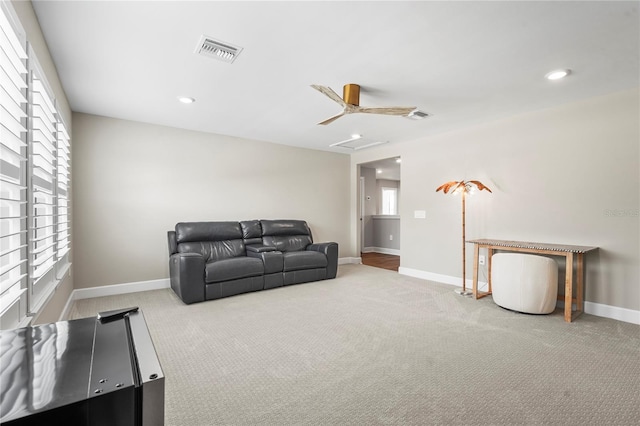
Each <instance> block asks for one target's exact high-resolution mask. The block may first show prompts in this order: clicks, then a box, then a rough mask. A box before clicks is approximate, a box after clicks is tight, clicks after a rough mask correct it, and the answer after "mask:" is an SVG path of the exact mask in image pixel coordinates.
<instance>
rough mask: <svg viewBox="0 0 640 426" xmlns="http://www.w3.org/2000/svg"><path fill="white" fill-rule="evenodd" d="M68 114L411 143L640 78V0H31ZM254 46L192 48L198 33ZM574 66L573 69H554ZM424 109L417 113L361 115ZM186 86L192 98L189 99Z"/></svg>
mask: <svg viewBox="0 0 640 426" xmlns="http://www.w3.org/2000/svg"><path fill="white" fill-rule="evenodd" d="M33 4H34V8H35V11H36V13H37V16H38V20H39V22H40V25H41V27H42V30H43V32H44V35H45V39H46V41H47V44H48V46H49V49H50V51H51V54H52V56H53V59H54V62H55V64H56V67H57V69H58V73H59V75H60V78H61V80H62V84H63V86H64V89H65V91H66V94H67V96H68V99H69V102H70V104H71V108H72V109H73V110H74V111H77V112H85V113H90V114H97V115H103V116H109V117H116V118H122V119H128V120H135V121H141V122H148V123H155V124H161V125H166V126H173V127H178V128H185V129H192V130H199V131H204V132H212V133H219V134H225V135H232V136H237V137H242V138H249V139H256V140H262V141H268V142H275V143H281V144H286V145H294V146H301V147H307V148H313V149H320V150H329V151H335V152H344V153H349V152H352V151H351V150H349V149H347V148H339V147H337V148H329V145H330V144H332V143H335V142H339V141H342V140H345V139H348V138H349V137H350V135H351V134H354V133H358V134H362V135H364V138H365V139H367V140H370V141H372V142H375V141H389V142H390V143H394V142H401V141H407V140H413V139H417V138H420V137H423V136H428V135H433V134H436V133H440V132H444V131H449V130H452V129H456V128H459V127H463V126H469V125H472V124H474V123H478V122H483V121H487V120H493V119H498V118H502V117H506V116H512V115H516V114H520V113H524V112H528V111H533V110H537V109H542V108H547V107H551V106H554V105H558V104H563V103H567V102H572V101H576V100H580V99H585V98H588V97H593V96H598V95H603V94H606V93H611V92H615V91H620V90H625V89H629V88H633V87H638V86H639V85H640V82H639V80H640V77H639V75H640V69H639V65H638V64H639V52H640V49H639V38H640V34H639V13H638V4H639V3H638V2H637V1H631V2H608V1H607V2H581V1H570V2H535V1H533V2H520V1H512V2H444V1H443V2H417V1H407V2H403V1H394V2H376V1H374V2H365V1H351V2H309V1H298V2H290V1H289V2H268V1H260V2H243V1H233V2H232V1H208V2H207V1H195V2H187V1H160V2H151V1H34V2H33ZM203 34H204V35H208V36H210V37H213V38H215V39H218V40H221V41H224V42H228V43H231V44H234V45H237V46H240V47H242V48H244V50H243V51H242V53H241V54H240V55H239V56H238V58H237V59H236V61H235V62H234V63H233V64H228V63H224V62H220V61H216V60H213V59H209V58H204V57H201V56H198V55H196V54H195V53H194V50H195V48H196V44H197V43H198V41H199V40H200V37H201V36H202V35H203ZM557 68H570V69H571V70H572V71H573V73H572V75H571V76H570V77H568V78H566V79H564V80H561V81H555V82H550V81H547V80H546V79H545V78H544V75H545V74H546V73H547V72H549V71H551V70H553V69H557ZM346 83H357V84H360V85H361V86H362V89H361V97H360V104H361V105H363V106H416V107H418V108H419V109H420V110H422V111H425V112H427V113H429V114H432V116H431V117H429V118H426V119H424V120H421V121H412V120H409V119H407V118H403V117H393V116H378V115H369V114H354V115H349V116H346V117H342V118H340V119H339V120H337V121H335V122H334V123H332V124H329V125H328V126H318V125H317V124H316V123H318V122H319V121H322V120H324V119H326V118H328V117H330V116H332V115H334V114H337V113H338V112H340V110H341V109H340V107H339V106H338V105H337V104H336V103H334V102H332V101H331V100H329V99H328V98H326V97H325V96H324V95H322V94H321V93H319V92H317V91H316V90H314V89H312V88H311V87H310V85H311V84H320V85H325V86H330V87H331V88H333V89H334V90H335V91H336V92H338V93H339V94H342V86H343V85H344V84H346ZM179 95H184V96H191V97H194V98H195V99H196V102H195V103H194V104H191V105H184V104H181V103H179V102H177V99H176V97H177V96H179Z"/></svg>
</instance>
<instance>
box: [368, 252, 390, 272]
mask: <svg viewBox="0 0 640 426" xmlns="http://www.w3.org/2000/svg"><path fill="white" fill-rule="evenodd" d="M360 256H361V257H362V264H363V265H368V266H374V267H376V268H383V269H389V270H391V271H396V272H397V271H398V268H399V267H400V256H394V255H392V254H382V253H360Z"/></svg>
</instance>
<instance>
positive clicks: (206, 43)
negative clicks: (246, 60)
mask: <svg viewBox="0 0 640 426" xmlns="http://www.w3.org/2000/svg"><path fill="white" fill-rule="evenodd" d="M240 52H242V47H238V46H232V45H231V44H229V43H224V42H221V41H219V40H215V39H213V38H211V37H208V36H205V35H203V36H202V37H200V42H199V43H198V46H197V47H196V53H197V54H198V55H202V56H206V57H208V58H213V59H217V60H219V61H223V62H228V63H232V62H233V61H235V59H236V58H237V57H238V55H239V54H240Z"/></svg>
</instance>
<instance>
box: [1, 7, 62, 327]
mask: <svg viewBox="0 0 640 426" xmlns="http://www.w3.org/2000/svg"><path fill="white" fill-rule="evenodd" d="M23 34H24V30H23V29H22V27H21V25H20V23H19V21H18V19H17V18H16V16H15V12H14V11H13V9H12V7H11V3H10V2H2V3H0V102H1V103H0V113H1V114H0V131H1V133H0V136H1V137H0V154H1V156H0V231H2V234H1V235H0V328H1V329H7V328H15V327H22V326H26V325H29V323H30V322H31V319H32V318H33V317H34V316H36V315H37V314H38V312H40V310H41V309H42V307H43V306H44V305H45V304H46V303H47V301H48V300H49V298H50V297H51V296H52V295H53V293H54V291H55V289H56V287H57V286H58V284H60V282H61V281H62V280H63V279H64V278H65V277H66V275H67V272H68V271H69V268H70V266H71V263H70V257H69V256H70V248H71V218H70V208H71V206H70V178H71V175H70V173H71V138H70V137H69V132H68V130H67V127H66V126H65V123H64V121H63V119H62V117H61V116H60V113H59V112H58V111H57V108H56V107H57V105H56V100H55V97H54V96H53V92H52V91H51V90H50V88H49V86H48V84H47V82H46V79H45V77H44V72H43V71H42V68H41V67H40V66H39V64H38V60H37V59H36V57H35V54H34V53H33V51H32V50H31V49H30V47H29V44H28V41H27V40H26V38H25V37H24V36H23Z"/></svg>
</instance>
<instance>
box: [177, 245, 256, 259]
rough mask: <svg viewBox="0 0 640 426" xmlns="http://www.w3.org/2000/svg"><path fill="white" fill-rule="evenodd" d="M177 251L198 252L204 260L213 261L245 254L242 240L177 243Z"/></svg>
mask: <svg viewBox="0 0 640 426" xmlns="http://www.w3.org/2000/svg"><path fill="white" fill-rule="evenodd" d="M178 252H179V253H198V254H200V255H202V257H204V260H205V262H215V261H218V260H223V259H229V258H233V257H237V256H244V255H245V248H244V243H243V242H242V240H227V241H201V242H190V243H182V244H178Z"/></svg>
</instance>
